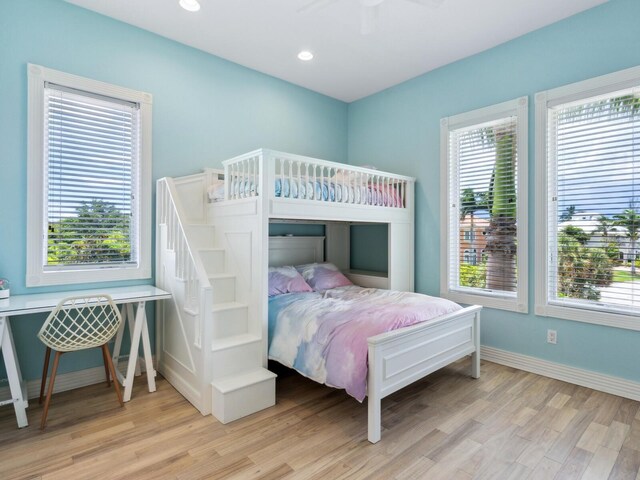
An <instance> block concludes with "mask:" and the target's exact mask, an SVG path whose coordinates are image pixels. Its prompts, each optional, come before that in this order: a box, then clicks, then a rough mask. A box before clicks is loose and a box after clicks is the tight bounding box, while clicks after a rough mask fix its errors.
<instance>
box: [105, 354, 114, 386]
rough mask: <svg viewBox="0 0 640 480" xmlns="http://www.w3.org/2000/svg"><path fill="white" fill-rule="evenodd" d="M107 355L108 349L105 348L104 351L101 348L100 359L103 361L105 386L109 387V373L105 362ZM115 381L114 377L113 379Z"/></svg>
mask: <svg viewBox="0 0 640 480" xmlns="http://www.w3.org/2000/svg"><path fill="white" fill-rule="evenodd" d="M108 356H109V349H108V348H107V350H106V352H105V349H104V348H103V349H102V361H103V363H104V374H105V375H106V377H107V388H109V387H110V386H111V375H110V374H109V364H108V363H107V357H108ZM114 381H115V379H114Z"/></svg>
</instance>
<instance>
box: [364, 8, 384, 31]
mask: <svg viewBox="0 0 640 480" xmlns="http://www.w3.org/2000/svg"><path fill="white" fill-rule="evenodd" d="M381 3H382V2H381ZM361 11H362V13H361V14H360V33H361V34H362V35H370V34H372V33H373V32H375V31H376V29H377V28H378V17H379V15H380V3H378V4H377V5H373V6H371V7H365V6H364V5H363V6H362V8H361Z"/></svg>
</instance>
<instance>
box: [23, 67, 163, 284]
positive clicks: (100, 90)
mask: <svg viewBox="0 0 640 480" xmlns="http://www.w3.org/2000/svg"><path fill="white" fill-rule="evenodd" d="M27 77H28V95H27V101H28V107H27V117H28V118H27V170H28V175H27V212H28V214H27V274H26V278H25V283H26V286H27V287H40V286H46V285H68V284H77V283H89V282H110V281H117V280H131V279H144V278H151V223H152V217H151V213H152V204H151V189H152V181H151V177H152V172H151V167H152V165H151V161H152V156H151V147H152V139H151V134H152V129H151V121H152V103H153V97H152V95H151V94H150V93H146V92H139V91H136V90H132V89H130V88H126V87H120V86H117V85H111V84H108V83H105V82H101V81H99V80H92V79H89V78H84V77H80V76H77V75H73V74H69V73H65V72H60V71H57V70H52V69H50V68H46V67H43V66H40V65H34V64H31V63H30V64H28V65H27ZM46 82H52V83H55V84H58V85H61V86H64V87H71V88H74V89H78V90H83V91H86V92H91V93H94V94H99V95H104V96H107V97H112V98H115V99H119V100H125V101H130V102H135V103H137V104H138V105H139V108H140V111H139V116H140V132H139V133H138V135H139V155H138V157H139V158H138V159H137V162H136V166H135V168H136V171H135V173H134V174H133V182H134V183H135V186H134V191H135V195H136V197H137V198H135V199H134V202H136V203H137V207H136V209H135V210H136V211H137V214H136V215H134V219H133V221H134V225H133V227H132V230H133V231H134V233H133V234H134V240H135V242H136V246H135V249H136V251H137V252H138V253H137V256H138V258H137V265H135V266H130V267H129V266H128V267H100V266H99V265H94V266H93V268H78V269H76V270H64V269H52V270H45V269H44V265H43V263H44V259H45V258H46V253H45V252H46V236H45V235H44V232H45V231H46V212H47V185H48V181H47V174H46V171H47V161H46V158H45V150H46V146H45V144H44V138H45V137H44V134H43V128H44V125H45V123H44V119H45V111H44V98H45V94H44V88H45V84H46Z"/></svg>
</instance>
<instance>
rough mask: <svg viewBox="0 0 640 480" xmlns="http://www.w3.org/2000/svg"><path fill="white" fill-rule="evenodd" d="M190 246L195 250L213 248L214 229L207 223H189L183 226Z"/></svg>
mask: <svg viewBox="0 0 640 480" xmlns="http://www.w3.org/2000/svg"><path fill="white" fill-rule="evenodd" d="M185 231H186V234H187V235H188V236H189V239H190V240H191V245H192V246H193V248H196V249H197V250H207V249H209V248H213V246H214V241H215V238H214V232H215V227H214V226H213V225H210V224H207V223H189V224H187V225H185Z"/></svg>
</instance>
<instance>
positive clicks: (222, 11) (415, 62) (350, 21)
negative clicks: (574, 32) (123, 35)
mask: <svg viewBox="0 0 640 480" xmlns="http://www.w3.org/2000/svg"><path fill="white" fill-rule="evenodd" d="M67 1H69V2H70V3H73V4H76V5H79V6H82V7H85V8H88V9H90V10H94V11H96V12H99V13H102V14H104V15H107V16H110V17H113V18H116V19H118V20H122V21H123V22H126V23H130V24H132V25H135V26H137V27H140V28H143V29H145V30H149V31H151V32H155V33H157V34H159V35H162V36H164V37H168V38H171V39H173V40H176V41H178V42H181V43H184V44H186V45H190V46H192V47H195V48H198V49H200V50H204V51H205V52H209V53H212V54H214V55H217V56H219V57H222V58H225V59H227V60H231V61H232V62H235V63H238V64H240V65H244V66H246V67H249V68H252V69H254V70H258V71H260V72H264V73H266V74H269V75H272V76H274V77H277V78H281V79H283V80H286V81H289V82H291V83H294V84H297V85H301V86H303V87H306V88H309V89H311V90H315V91H316V92H320V93H323V94H325V95H329V96H331V97H334V98H337V99H340V100H343V101H346V102H352V101H354V100H357V99H359V98H362V97H365V96H367V95H371V94H372V93H376V92H379V91H380V90H383V89H385V88H388V87H390V86H392V85H395V84H398V83H401V82H403V81H405V80H408V79H410V78H413V77H416V76H418V75H420V74H423V73H425V72H428V71H430V70H433V69H435V68H438V67H440V66H443V65H446V64H448V63H451V62H454V61H456V60H459V59H461V58H464V57H468V56H470V55H473V54H475V53H478V52H481V51H483V50H486V49H488V48H491V47H493V46H495V45H498V44H500V43H503V42H506V41H508V40H511V39H513V38H516V37H518V36H520V35H524V34H525V33H528V32H531V31H533V30H536V29H538V28H541V27H543V26H545V25H549V24H551V23H554V22H557V21H558V20H561V19H563V18H566V17H569V16H571V15H574V14H576V13H578V12H581V11H583V10H587V9H589V8H591V7H594V6H596V5H600V4H602V3H605V1H607V0H420V1H422V2H423V5H420V4H418V3H414V2H417V0H384V1H383V2H382V4H381V5H380V8H379V17H378V21H377V23H376V29H375V31H374V32H373V33H371V34H368V35H363V34H362V33H361V23H360V22H361V14H362V8H363V7H362V6H361V5H360V1H361V0H319V1H318V5H317V6H316V7H314V8H305V6H306V5H308V4H310V3H311V2H312V0H200V3H201V4H202V8H201V10H200V11H199V12H197V13H189V12H187V11H185V10H183V9H182V8H180V7H179V6H178V0H135V1H134V0H67ZM365 1H366V0H365ZM301 9H302V10H301ZM301 49H308V50H311V51H312V52H313V53H314V54H315V58H314V59H313V60H312V61H311V62H306V63H305V62H302V61H300V60H298V59H297V57H296V55H297V53H298V51H300V50H301Z"/></svg>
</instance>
